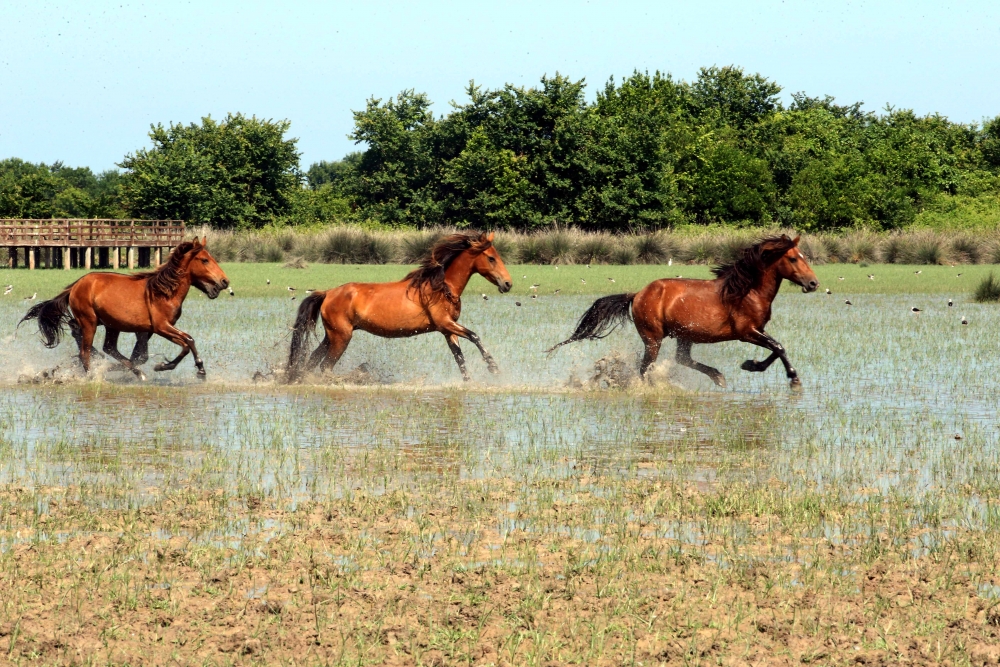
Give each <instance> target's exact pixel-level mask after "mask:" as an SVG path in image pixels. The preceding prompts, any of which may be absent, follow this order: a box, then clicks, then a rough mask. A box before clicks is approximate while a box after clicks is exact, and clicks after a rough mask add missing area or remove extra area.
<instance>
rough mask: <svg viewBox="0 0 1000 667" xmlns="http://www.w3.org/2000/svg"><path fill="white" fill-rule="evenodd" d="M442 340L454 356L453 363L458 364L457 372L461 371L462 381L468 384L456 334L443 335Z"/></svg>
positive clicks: (463, 358) (466, 370)
mask: <svg viewBox="0 0 1000 667" xmlns="http://www.w3.org/2000/svg"><path fill="white" fill-rule="evenodd" d="M444 339H445V340H446V341H448V347H449V348H450V349H451V353H452V354H453V355H454V356H455V363H457V364H458V370H460V371H462V379H463V380H465V381H466V382H468V381H469V371H468V369H466V367H465V355H464V354H462V347H461V346H460V345H459V344H458V334H453V333H445V334H444Z"/></svg>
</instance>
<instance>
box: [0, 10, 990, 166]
mask: <svg viewBox="0 0 1000 667" xmlns="http://www.w3.org/2000/svg"><path fill="white" fill-rule="evenodd" d="M0 45H2V46H0V159H3V158H7V157H19V158H21V159H24V160H29V161H32V162H46V163H52V162H54V161H56V160H61V161H63V162H64V163H65V164H67V165H70V166H89V167H91V168H92V169H94V170H95V171H102V170H104V169H109V168H114V167H115V165H116V163H118V162H120V161H121V160H122V158H123V157H124V156H125V155H126V154H128V153H131V152H134V151H135V150H137V149H139V148H144V147H148V146H149V138H148V136H147V135H148V132H149V127H150V125H151V124H155V123H163V124H167V123H170V122H175V123H176V122H181V123H185V124H186V123H190V122H198V121H199V120H200V119H201V118H202V117H204V116H206V115H211V116H212V117H213V118H223V117H225V115H226V113H228V112H233V113H235V112H242V113H244V114H247V115H256V116H258V117H263V118H272V119H288V120H290V121H291V130H290V135H291V136H293V137H297V138H298V139H299V142H298V148H299V150H300V151H301V153H302V157H301V162H302V167H303V168H304V169H305V168H307V167H308V166H309V165H310V164H311V163H313V162H316V161H319V160H335V159H339V158H341V157H343V155H345V154H346V153H348V152H349V151H351V150H356V147H355V145H354V143H353V142H352V141H351V140H350V139H349V138H348V136H347V135H348V134H349V133H350V131H351V128H352V116H351V112H352V110H360V109H363V108H364V106H365V101H366V100H367V99H368V98H370V97H377V98H382V99H385V98H388V97H391V96H393V95H396V94H397V93H398V92H399V91H401V90H404V89H408V88H413V89H416V90H417V91H420V92H425V93H427V94H428V95H429V97H430V99H431V100H432V101H433V102H434V111H435V113H436V114H439V115H440V114H444V113H447V112H448V110H449V108H450V107H449V102H450V101H452V100H455V101H459V102H461V101H462V100H463V99H464V90H465V88H466V86H467V85H468V83H469V81H470V80H475V81H476V83H478V84H480V85H483V86H485V87H486V88H495V87H501V86H503V85H504V84H505V83H512V84H515V85H519V86H531V85H534V84H536V83H537V82H538V81H539V79H540V78H541V77H542V76H543V75H545V74H549V75H551V74H555V73H556V72H559V73H561V74H564V75H567V76H569V77H571V78H573V79H586V81H587V82H588V91H589V95H590V96H591V97H593V96H594V94H595V93H596V91H597V90H598V89H600V88H603V86H604V84H605V82H607V80H608V79H609V77H612V76H613V77H615V78H620V77H623V76H627V75H628V74H630V73H631V72H633V71H634V70H637V69H638V70H649V71H650V72H652V71H654V70H660V71H662V72H669V73H671V74H672V75H673V76H674V77H675V78H680V79H685V80H691V79H693V78H694V77H696V76H697V73H698V69H699V68H700V67H705V66H711V65H718V66H723V65H731V64H735V65H738V66H740V67H742V68H744V70H746V71H747V72H749V73H754V72H759V73H760V74H763V75H764V76H766V77H768V78H769V79H771V80H773V81H775V82H777V83H778V84H779V85H781V86H782V88H783V90H784V92H783V96H784V98H785V99H786V100H790V95H791V93H792V92H796V91H805V92H806V93H808V94H809V95H813V96H818V95H827V94H828V95H833V96H834V97H836V98H837V100H838V101H839V102H841V103H852V102H855V101H863V102H864V103H865V108H866V109H867V110H879V109H881V108H883V107H884V106H885V105H886V104H887V103H889V104H892V105H893V106H895V107H899V108H911V109H914V110H915V111H916V112H917V113H919V114H927V113H935V112H936V113H941V114H943V115H945V116H948V117H949V118H951V119H952V120H955V121H960V122H980V121H982V120H983V119H984V118H991V117H993V116H997V115H1000V85H998V83H997V82H1000V57H998V56H1000V2H995V1H993V2H978V1H976V2H973V1H969V2H952V3H948V2H942V1H941V0H937V1H935V2H926V1H924V0H908V1H907V2H901V1H891V2H890V1H885V2H856V1H855V2H834V1H827V2H816V1H814V0H809V1H803V2H797V1H793V0H787V1H785V2H781V1H780V0H778V1H769V0H768V1H759V0H755V1H754V2H747V1H746V0H741V1H738V2H730V1H724V0H699V1H698V2H690V1H688V2H671V1H665V0H658V1H650V2H641V1H630V0H617V1H615V2H595V1H590V2H585V1H577V2H562V1H545V0H534V1H529V2H524V1H521V0H507V1H505V2H496V3H484V2H468V1H466V2H446V1H443V0H422V1H421V2H413V1H412V0H411V1H410V2H382V1H379V0H364V1H358V0H353V1H352V2H297V1H295V0H284V1H283V2H281V3H275V2H253V1H251V0H243V1H241V2H212V1H210V0H200V1H197V2H187V1H184V2H172V1H169V0H161V1H158V2H90V1H88V0H76V1H74V2H46V1H44V0H33V1H31V2H12V1H9V0H0Z"/></svg>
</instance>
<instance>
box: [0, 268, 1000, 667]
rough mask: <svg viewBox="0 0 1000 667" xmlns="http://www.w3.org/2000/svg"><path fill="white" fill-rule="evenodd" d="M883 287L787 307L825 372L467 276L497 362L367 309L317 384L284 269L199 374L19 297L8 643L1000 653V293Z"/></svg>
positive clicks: (12, 647) (269, 655)
mask: <svg viewBox="0 0 1000 667" xmlns="http://www.w3.org/2000/svg"><path fill="white" fill-rule="evenodd" d="M685 268H687V267H685ZM227 270H228V267H227ZM620 270H621V271H622V272H625V271H627V269H620ZM852 270H853V271H854V272H855V273H858V272H860V271H862V269H858V268H856V267H852ZM515 271H520V269H516V270H512V271H511V273H512V274H513V273H515ZM520 277H521V275H520V274H519V273H518V275H516V276H515V279H518V278H520ZM602 279H604V278H602ZM821 279H823V280H824V281H827V280H828V278H827V277H826V276H821ZM619 280H620V281H622V282H625V281H624V280H623V279H622V278H621V277H620V276H619ZM832 280H833V281H836V278H835V277H833V278H832ZM276 282H277V281H276ZM237 285H238V284H237ZM858 285H861V283H858ZM603 287H607V285H605V286H603ZM864 287H865V290H866V291H864V292H862V291H861V290H858V291H856V292H850V293H848V292H844V293H841V292H840V291H839V289H838V286H837V284H836V282H834V289H835V290H837V293H836V294H835V295H831V296H827V295H825V294H823V293H822V287H821V290H820V293H818V294H811V295H803V294H799V293H798V292H797V291H793V290H791V289H789V288H787V287H786V289H785V290H784V291H783V292H782V294H781V296H780V297H779V298H778V300H777V301H776V302H775V316H774V320H773V322H772V324H771V325H770V326H769V329H768V330H769V332H770V333H771V334H772V335H773V336H775V337H776V338H777V339H778V340H779V341H781V342H782V343H783V344H784V345H785V347H786V348H787V349H788V351H789V355H790V358H791V360H792V362H793V363H794V364H795V366H796V367H797V369H798V370H799V373H800V376H801V377H802V381H803V388H802V390H801V391H792V390H791V389H790V388H789V387H788V384H787V380H786V379H785V377H784V373H783V372H781V371H780V369H779V365H775V366H774V367H772V369H771V370H770V371H769V372H767V373H764V374H750V373H746V372H743V371H741V370H739V365H740V363H742V361H743V360H745V359H747V358H757V359H761V358H763V357H764V356H765V355H764V353H763V351H758V350H756V349H753V348H751V347H750V346H748V345H744V344H735V343H733V344H723V345H719V346H695V348H694V357H695V358H696V359H697V360H699V361H702V362H704V363H707V364H710V365H713V366H716V367H717V368H719V369H720V370H721V371H722V372H723V373H725V375H726V377H727V379H728V381H729V388H728V389H726V390H722V389H718V388H716V387H715V386H714V385H713V384H712V383H711V382H710V381H709V380H708V379H707V378H706V377H704V376H702V375H701V374H698V373H696V372H694V371H690V370H688V369H685V368H676V367H674V366H673V365H672V364H671V363H670V357H672V354H673V344H672V343H670V344H667V345H666V346H665V349H664V356H663V358H662V361H661V363H660V364H659V365H658V366H657V367H656V368H655V370H654V372H653V378H652V381H651V382H650V383H646V384H642V383H638V382H636V381H635V378H634V376H633V372H634V368H635V367H636V365H637V358H638V355H639V353H640V350H641V345H640V342H639V339H638V337H637V336H636V334H635V332H634V330H631V329H627V330H623V331H619V332H616V333H615V334H614V335H612V336H611V337H610V338H608V339H606V340H604V341H599V342H593V343H581V344H577V345H574V346H570V347H566V348H562V349H560V350H559V351H558V352H557V353H555V354H553V355H552V356H551V357H546V356H545V355H544V353H543V350H544V349H545V348H546V347H548V346H550V345H552V344H553V343H555V342H557V341H559V340H561V339H563V338H565V337H566V336H567V335H568V333H570V332H571V330H572V327H573V324H574V323H575V321H576V318H577V317H578V316H579V315H580V313H582V312H583V310H584V309H585V308H586V307H587V306H588V305H589V304H590V303H591V302H592V301H593V299H594V298H595V296H596V295H594V294H570V295H552V294H550V293H540V295H539V296H538V298H537V299H532V298H531V297H530V295H528V294H526V293H525V292H524V291H522V292H519V293H517V294H515V295H504V296H501V295H498V294H497V293H496V291H495V289H491V290H490V292H488V296H489V299H488V300H483V299H482V298H481V297H480V295H479V292H478V291H476V290H474V289H473V288H470V291H469V292H467V293H466V298H465V300H464V303H465V305H464V308H463V314H462V322H463V323H464V324H465V325H466V326H468V327H470V328H471V329H473V330H474V331H476V332H477V333H479V335H480V336H481V338H482V339H483V342H484V344H485V345H486V347H487V349H489V350H490V352H492V354H493V355H494V357H495V358H496V359H497V361H498V363H499V364H500V367H501V374H500V375H497V376H492V375H489V374H488V373H487V372H486V367H485V364H484V363H483V362H482V360H481V359H480V357H479V355H478V353H477V352H476V351H475V348H474V347H473V346H472V345H463V348H464V349H465V352H466V358H467V360H468V366H469V370H470V372H471V373H472V375H473V378H474V381H473V382H471V383H468V384H463V383H462V382H461V381H460V375H459V372H458V369H457V367H456V365H455V362H454V360H453V358H452V356H451V353H450V352H449V350H448V348H447V346H446V344H445V342H444V340H443V338H442V337H441V336H438V335H427V336H421V337H417V338H413V339H403V340H391V341H386V340H382V339H377V338H374V337H372V336H369V335H367V334H364V333H358V334H356V335H355V337H354V339H353V342H352V344H351V347H350V348H349V350H348V352H347V354H346V355H345V357H344V359H343V360H342V361H341V363H340V365H339V366H338V369H337V371H336V373H335V374H334V375H333V376H327V377H318V378H313V379H312V380H311V381H310V382H309V383H306V384H304V385H300V386H295V387H286V386H283V385H281V384H279V383H277V382H275V377H276V375H275V371H277V370H279V369H280V367H281V365H282V364H283V362H284V355H285V354H287V345H288V340H287V335H288V327H289V325H290V324H291V321H292V319H293V314H294V309H295V307H296V306H297V303H298V302H297V301H295V302H293V301H292V300H291V299H290V298H289V297H288V296H287V295H280V296H263V295H255V294H253V293H252V292H251V295H248V296H245V297H244V296H239V297H236V298H227V297H226V296H225V295H223V296H222V297H220V298H219V299H218V300H216V301H208V300H207V299H205V298H204V297H203V296H201V295H200V294H192V296H191V297H190V298H189V301H188V303H187V304H186V305H185V312H184V316H183V319H182V320H181V322H180V323H179V324H180V326H181V327H182V328H183V329H184V330H186V331H188V332H190V333H191V334H192V335H193V336H194V337H195V339H196V340H197V341H198V347H199V350H200V351H201V352H202V355H203V356H204V358H205V361H206V366H207V369H208V380H207V382H200V381H198V380H197V379H196V378H195V373H194V366H193V364H192V363H191V362H190V359H186V360H185V361H184V362H183V363H182V364H181V366H180V367H179V368H178V369H177V370H175V371H173V372H171V373H168V374H165V375H162V376H161V375H159V374H156V375H155V376H154V374H153V373H152V372H151V371H150V369H151V366H152V364H153V362H154V361H157V360H159V356H158V355H169V356H171V357H172V356H173V355H174V353H175V352H174V348H172V346H171V345H170V344H168V343H166V342H165V341H163V340H159V339H154V342H153V343H152V344H151V352H152V355H151V362H150V364H149V365H148V366H147V372H148V374H149V375H150V376H154V377H151V379H150V381H149V382H147V383H144V384H139V383H137V382H136V381H134V380H133V379H132V378H131V375H129V374H126V373H124V372H122V371H119V370H116V369H113V368H110V367H104V368H101V369H99V371H98V373H97V376H98V377H99V378H100V379H99V380H91V381H83V380H80V379H78V378H76V377H75V365H74V360H73V355H74V352H75V347H74V346H73V344H72V340H71V339H69V340H66V341H64V342H63V345H62V346H60V347H59V348H57V349H55V350H46V349H45V348H43V347H42V345H41V343H40V342H39V340H38V337H37V333H36V331H35V330H34V328H33V327H29V326H24V327H22V328H21V330H20V331H19V332H18V333H17V335H16V337H13V331H14V325H15V324H16V322H17V320H18V319H19V318H20V316H21V315H23V312H24V310H25V309H26V308H25V305H24V303H23V302H22V301H21V300H20V299H18V300H17V301H10V302H0V334H2V335H3V336H4V337H5V338H4V345H3V347H2V350H0V368H2V369H3V375H2V377H0V385H2V390H0V592H2V593H3V594H2V595H0V660H4V659H6V660H9V661H11V662H15V663H18V662H19V663H29V662H35V661H38V662H43V663H47V664H51V663H57V664H63V663H74V662H75V663H85V662H100V663H107V664H125V663H132V664H135V663H136V662H154V663H158V664H166V663H168V662H172V661H175V662H180V663H191V662H199V663H205V664H229V663H252V662H260V663H261V664H275V663H288V664H477V665H487V664H511V665H521V664H563V663H576V664H608V665H618V664H626V663H628V664H644V665H653V664H747V663H752V662H753V663H761V664H765V663H775V664H780V663H789V664H791V663H796V664H801V663H817V664H846V663H859V662H860V663H864V664H880V663H888V662H903V661H908V662H911V663H918V664H920V663H926V664H938V663H942V662H950V663H951V664H956V665H958V664H996V663H997V662H998V661H1000V576H998V575H996V574H995V573H996V572H997V571H998V565H1000V563H998V561H1000V552H998V549H1000V505H998V503H1000V475H998V472H1000V431H998V428H997V427H998V420H997V410H998V407H1000V391H998V390H1000V355H998V354H997V342H996V341H997V340H1000V317H998V316H997V313H996V311H995V307H990V306H979V305H975V304H971V303H968V300H967V295H966V294H964V293H955V294H947V293H944V292H943V290H941V289H940V288H938V287H935V288H934V289H932V290H928V292H927V293H920V292H912V291H910V293H906V294H892V293H883V294H880V293H874V292H871V291H870V289H871V288H870V287H869V286H868V285H864ZM239 289H240V288H239V287H238V286H237V290H239ZM522 289H523V288H522ZM623 289H624V288H623ZM606 291H607V290H605V292H606ZM887 291H891V290H887ZM908 291H909V290H908ZM932 292H933V293H932ZM949 297H951V298H953V299H954V301H955V305H954V306H952V307H949V306H948V303H947V301H948V298H949ZM845 299H849V300H850V301H851V302H852V305H847V304H845V303H844V300H845ZM516 302H520V304H521V305H520V306H518V305H516ZM914 307H917V308H919V309H920V310H921V312H920V313H919V314H915V313H913V312H912V310H911V309H912V308H914ZM963 317H964V318H965V319H966V321H967V322H968V324H965V325H963V324H962V319H963ZM101 336H102V334H99V340H100V338H101ZM131 342H132V337H131V336H127V335H126V336H123V337H122V349H123V351H124V350H125V348H126V347H129V346H130V345H131ZM595 364H596V366H595Z"/></svg>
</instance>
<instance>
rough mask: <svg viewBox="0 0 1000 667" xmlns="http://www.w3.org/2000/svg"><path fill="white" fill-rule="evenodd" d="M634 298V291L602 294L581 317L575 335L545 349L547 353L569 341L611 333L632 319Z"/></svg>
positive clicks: (596, 337)
mask: <svg viewBox="0 0 1000 667" xmlns="http://www.w3.org/2000/svg"><path fill="white" fill-rule="evenodd" d="M634 298H635V294H634V293H633V294H612V295H611V296H602V297H601V298H600V299H598V300H597V301H595V302H594V304H593V305H592V306H591V307H590V308H588V309H587V312H585V313H584V314H583V316H582V317H581V318H580V322H579V323H578V324H577V325H576V331H574V332H573V335H572V336H570V337H569V338H567V339H566V340H564V341H563V342H561V343H559V344H558V345H553V346H552V347H550V348H549V349H548V350H546V351H545V352H546V354H548V353H550V352H552V351H553V350H555V349H556V348H558V347H562V346H563V345H566V344H567V343H575V342H576V341H578V340H598V339H600V338H604V337H606V336H608V335H610V334H611V332H612V331H614V330H615V329H617V328H618V327H620V326H621V325H623V324H624V323H625V322H626V321H631V320H632V314H631V312H630V310H631V308H632V299H634Z"/></svg>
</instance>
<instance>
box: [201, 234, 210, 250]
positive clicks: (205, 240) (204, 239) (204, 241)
mask: <svg viewBox="0 0 1000 667" xmlns="http://www.w3.org/2000/svg"><path fill="white" fill-rule="evenodd" d="M201 247H202V248H207V247H208V237H207V236H202V237H201Z"/></svg>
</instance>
